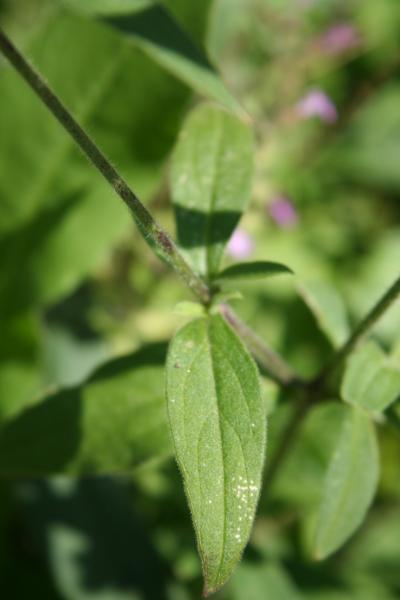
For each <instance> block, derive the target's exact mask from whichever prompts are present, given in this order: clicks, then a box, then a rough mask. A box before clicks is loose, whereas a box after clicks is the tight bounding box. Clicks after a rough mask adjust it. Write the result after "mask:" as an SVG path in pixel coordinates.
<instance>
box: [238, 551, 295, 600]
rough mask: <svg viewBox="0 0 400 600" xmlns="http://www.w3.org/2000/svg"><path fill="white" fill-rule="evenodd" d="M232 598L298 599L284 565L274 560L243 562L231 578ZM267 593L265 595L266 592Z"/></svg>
mask: <svg viewBox="0 0 400 600" xmlns="http://www.w3.org/2000/svg"><path fill="white" fill-rule="evenodd" d="M231 589H232V598H233V600H244V599H246V600H266V599H267V598H268V600H300V598H301V595H300V592H299V591H298V590H297V589H296V587H295V585H294V584H293V583H292V581H291V580H290V578H289V575H288V573H287V572H286V571H285V569H284V567H283V566H281V565H280V564H279V563H278V562H276V561H274V560H268V562H261V563H260V562H254V563H251V562H244V563H242V564H241V565H240V567H239V568H238V570H237V572H236V573H235V576H234V577H233V579H232V585H231ZM266 593H267V594H268V595H267V594H266Z"/></svg>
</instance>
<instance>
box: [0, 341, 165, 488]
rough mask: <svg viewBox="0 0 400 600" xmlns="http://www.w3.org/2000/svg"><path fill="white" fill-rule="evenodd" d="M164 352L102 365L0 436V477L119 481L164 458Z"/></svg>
mask: <svg viewBox="0 0 400 600" xmlns="http://www.w3.org/2000/svg"><path fill="white" fill-rule="evenodd" d="M164 358H165V347H164V346H150V347H147V348H144V349H142V350H140V351H138V352H136V353H135V354H132V355H129V356H126V357H123V358H119V359H116V360H113V361H111V362H110V363H107V364H105V365H104V366H103V367H101V368H100V369H99V370H98V371H96V372H95V373H94V375H93V376H92V377H91V378H90V379H89V380H88V381H87V382H86V383H84V384H83V385H81V386H78V387H75V388H69V389H64V390H61V391H59V392H56V393H54V394H51V395H49V396H48V397H46V398H44V399H43V400H42V401H41V402H39V403H37V404H35V405H34V406H32V407H30V408H27V409H26V410H25V411H23V412H22V413H20V414H19V415H18V416H17V417H16V418H15V419H13V420H11V421H9V422H7V423H5V424H4V425H3V427H2V428H1V429H0V475H1V476H3V477H4V476H48V475H52V474H57V473H67V474H73V475H87V474H99V473H126V472H131V471H132V469H133V468H135V467H138V466H140V465H142V464H143V463H145V462H147V461H149V460H151V459H156V458H159V457H164V456H167V455H169V454H170V443H169V436H168V429H167V426H166V415H165V406H164V399H163V396H164V394H163V391H164V390H163V388H164V385H163V373H164V369H163V361H164Z"/></svg>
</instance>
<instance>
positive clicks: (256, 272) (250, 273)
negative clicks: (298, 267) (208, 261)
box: [215, 260, 293, 281]
mask: <svg viewBox="0 0 400 600" xmlns="http://www.w3.org/2000/svg"><path fill="white" fill-rule="evenodd" d="M285 273H286V274H287V273H293V271H292V270H291V269H289V267H285V265H281V264H280V263H275V262H269V261H266V260H259V261H254V262H247V263H238V264H235V265H231V266H230V267H227V268H226V269H224V270H223V271H221V272H220V273H218V275H217V276H216V277H215V279H216V281H220V280H222V279H223V280H226V279H233V280H235V279H263V278H264V277H271V276H272V275H281V274H285Z"/></svg>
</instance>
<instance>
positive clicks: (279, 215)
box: [267, 196, 299, 228]
mask: <svg viewBox="0 0 400 600" xmlns="http://www.w3.org/2000/svg"><path fill="white" fill-rule="evenodd" d="M267 210H268V212H269V214H270V217H271V219H272V220H273V221H275V223H276V224H277V225H278V226H279V227H283V228H290V227H293V226H294V225H296V223H297V222H298V220H299V219H298V215H297V212H296V209H295V207H294V206H293V204H292V202H291V201H290V200H289V198H285V197H284V196H276V197H275V198H274V199H273V200H272V202H269V203H268V204H267Z"/></svg>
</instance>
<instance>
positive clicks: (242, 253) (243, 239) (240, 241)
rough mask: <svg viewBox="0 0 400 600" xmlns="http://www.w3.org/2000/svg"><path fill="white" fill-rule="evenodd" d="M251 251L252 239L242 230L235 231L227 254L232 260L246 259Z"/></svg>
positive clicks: (252, 246)
mask: <svg viewBox="0 0 400 600" xmlns="http://www.w3.org/2000/svg"><path fill="white" fill-rule="evenodd" d="M253 250H254V241H253V238H252V237H251V236H250V235H249V234H248V233H247V232H246V231H244V230H243V229H236V230H235V231H234V232H233V235H232V237H231V239H230V240H229V243H228V246H227V252H228V254H229V255H230V256H231V257H232V258H247V257H248V256H249V255H250V254H251V253H252V252H253Z"/></svg>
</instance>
